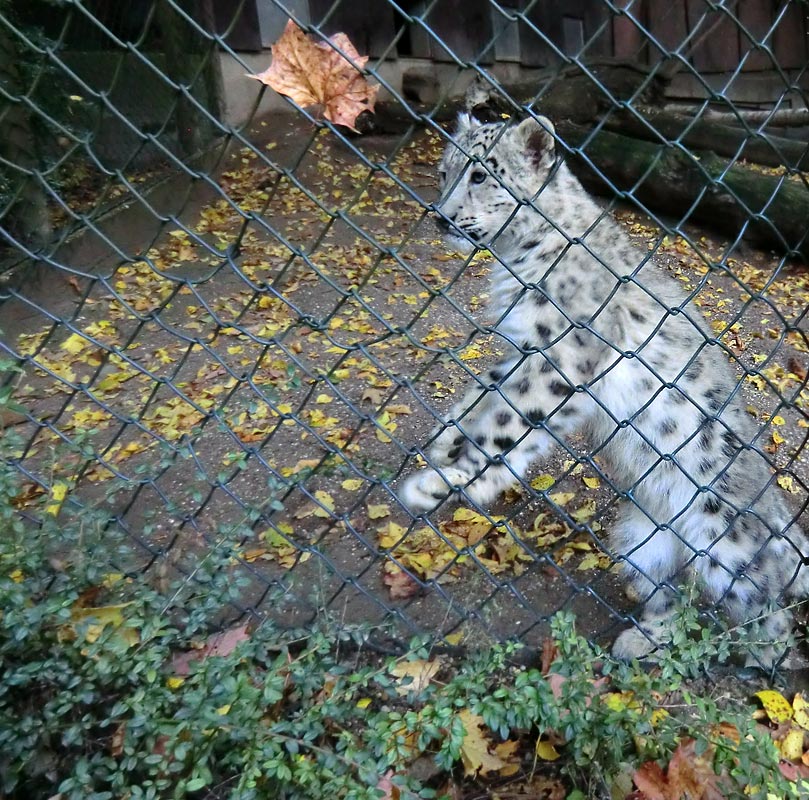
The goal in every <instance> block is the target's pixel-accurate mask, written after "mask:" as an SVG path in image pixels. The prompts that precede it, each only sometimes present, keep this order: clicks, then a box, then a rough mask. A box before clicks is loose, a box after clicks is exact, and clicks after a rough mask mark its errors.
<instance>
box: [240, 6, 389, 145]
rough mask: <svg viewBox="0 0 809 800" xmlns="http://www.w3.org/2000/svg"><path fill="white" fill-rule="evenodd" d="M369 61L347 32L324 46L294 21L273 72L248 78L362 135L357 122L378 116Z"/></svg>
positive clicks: (276, 52)
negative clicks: (369, 114) (366, 68)
mask: <svg viewBox="0 0 809 800" xmlns="http://www.w3.org/2000/svg"><path fill="white" fill-rule="evenodd" d="M329 42H331V44H329ZM332 45H333V46H332ZM349 59H350V60H349ZM367 61H368V56H361V55H360V54H359V53H358V52H357V50H356V48H355V47H354V45H353V44H351V41H350V40H349V38H348V36H346V35H345V34H344V33H338V34H335V35H334V36H332V37H331V38H330V39H329V41H328V42H323V41H321V42H319V41H316V40H315V39H313V38H312V37H311V36H308V35H307V34H305V33H304V32H303V31H302V30H301V29H300V28H299V27H298V26H297V25H296V24H295V23H294V22H293V21H292V20H289V21H288V22H287V26H286V28H284V33H283V34H282V36H281V38H280V39H279V40H278V41H277V42H276V43H275V44H274V45H273V46H272V65H271V66H270V68H269V69H266V70H264V72H260V73H258V74H257V75H249V76H248V77H250V78H255V79H256V80H259V81H261V82H262V83H264V84H266V85H267V86H270V87H272V88H273V89H275V91H276V92H278V93H279V94H283V95H286V96H287V97H289V98H290V99H291V100H294V101H295V102H296V103H297V104H298V105H300V106H303V107H307V106H318V107H320V108H321V109H322V114H323V116H324V117H325V118H326V119H327V120H329V121H331V122H333V123H335V124H337V125H345V126H346V127H347V128H351V130H356V128H355V127H354V124H355V122H356V120H357V117H358V116H359V115H360V114H361V113H362V112H363V111H373V109H374V102H375V101H376V94H377V92H378V91H379V86H370V85H369V84H368V81H367V80H366V78H365V76H364V75H363V74H362V72H360V70H361V69H362V68H363V67H364V66H365V63H366V62H367ZM352 62H353V63H352Z"/></svg>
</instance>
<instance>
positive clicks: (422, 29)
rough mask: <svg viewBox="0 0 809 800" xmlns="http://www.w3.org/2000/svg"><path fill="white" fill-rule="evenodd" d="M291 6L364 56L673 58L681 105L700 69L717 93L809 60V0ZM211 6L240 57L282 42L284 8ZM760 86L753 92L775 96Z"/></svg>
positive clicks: (544, 62) (302, 1) (325, 0)
mask: <svg viewBox="0 0 809 800" xmlns="http://www.w3.org/2000/svg"><path fill="white" fill-rule="evenodd" d="M287 3H288V6H287V7H288V8H289V9H290V10H292V11H293V12H294V13H295V14H296V16H297V17H298V18H299V19H301V18H303V21H305V22H311V23H312V24H314V25H316V26H317V27H318V28H319V29H320V30H321V31H322V32H323V33H324V34H326V35H332V34H334V33H337V32H338V31H343V32H345V33H347V34H348V35H349V37H350V38H351V40H352V41H353V42H354V44H355V46H356V47H357V49H358V50H359V51H360V52H361V53H364V54H365V53H367V54H369V55H370V56H372V57H373V58H386V59H395V58H397V57H408V58H424V59H428V60H431V61H435V62H444V63H446V62H450V63H451V62H454V61H459V62H470V61H475V62H477V63H479V64H484V65H489V64H492V63H493V62H516V63H519V64H522V65H524V66H527V67H542V66H548V65H551V64H553V63H556V62H558V61H560V60H561V58H562V57H564V56H570V55H579V56H581V57H583V58H598V57H616V58H621V59H630V60H634V61H638V62H640V63H643V64H649V65H653V64H655V63H657V62H658V61H659V60H660V59H661V58H662V57H663V55H664V53H667V52H674V51H677V52H679V53H680V54H681V55H682V56H683V57H684V58H685V60H686V61H687V63H688V64H689V65H690V66H691V67H693V71H692V70H689V69H687V68H685V69H683V70H681V71H680V72H681V75H680V76H678V82H679V85H680V89H681V91H682V92H683V93H684V95H686V96H688V95H689V94H691V95H694V96H698V95H699V93H700V92H703V93H704V90H705V86H704V84H703V83H702V82H701V81H700V78H698V77H697V76H696V75H695V74H694V73H695V72H696V73H699V75H700V76H702V77H706V76H707V79H706V81H707V83H709V85H712V87H713V88H714V89H722V88H723V84H722V82H721V80H720V77H718V76H724V78H725V80H726V81H729V82H730V84H729V86H730V88H731V89H733V88H735V89H739V87H740V86H741V85H742V84H743V83H744V82H745V79H746V78H747V77H749V76H755V75H757V76H759V77H760V76H762V75H769V76H770V77H771V78H772V79H773V80H774V81H775V82H776V83H778V81H780V83H781V85H783V78H781V76H780V73H779V70H786V71H788V70H801V69H802V68H804V67H805V66H806V65H807V63H809V45H808V44H807V42H808V41H809V35H808V34H809V27H808V23H807V16H809V5H807V3H806V2H805V1H804V0H735V2H733V0H725V5H726V6H727V7H728V8H729V9H732V10H733V14H735V19H734V17H733V16H731V15H730V14H729V13H725V12H723V11H719V10H716V2H713V3H710V4H709V2H708V0H612V2H611V3H607V2H605V0H535V1H532V0H497V2H496V3H495V2H494V0H435V2H434V1H433V0H397V5H398V6H399V8H401V9H402V10H403V11H404V12H405V13H406V14H407V15H409V16H410V17H411V18H415V21H411V20H410V19H407V18H406V17H404V16H403V15H402V14H400V13H399V12H398V11H397V10H396V9H395V8H394V7H393V6H392V5H391V4H390V3H389V2H388V1H387V0H287ZM215 5H216V8H217V17H218V20H219V24H220V26H221V29H222V30H224V29H225V28H226V27H229V29H230V30H231V35H230V38H229V40H228V43H229V44H230V46H232V47H234V48H235V49H242V48H243V49H250V50H252V49H256V48H258V47H261V46H262V43H263V44H264V45H265V46H266V45H267V44H268V43H270V42H272V41H274V40H275V38H277V32H276V29H277V28H278V27H279V25H278V20H283V16H284V13H283V7H284V0H279V2H278V3H276V2H274V0H216V3H215ZM279 6H280V8H279ZM256 9H258V14H256ZM613 9H618V10H624V11H625V12H626V13H616V12H615V11H614V10H613ZM516 14H519V15H520V16H519V17H517V18H515V15H516ZM234 15H235V17H236V21H235V24H231V23H232V20H233V18H234ZM271 15H273V19H275V18H278V19H277V20H276V21H275V22H274V23H273V24H272V26H271V27H272V28H273V30H272V31H269V30H268V31H264V32H263V35H262V31H260V30H258V27H259V26H258V25H257V24H256V21H255V20H256V17H257V16H258V17H259V18H261V19H268V18H269V17H270V16H271ZM229 20H230V21H231V23H229ZM265 27H266V25H265ZM747 83H748V84H750V81H747ZM764 83H765V84H766V83H767V81H765V82H764ZM763 86H764V84H762V88H761V89H760V90H759V91H758V94H761V95H764V94H767V93H771V91H772V90H771V88H770V89H765V88H763ZM753 94H756V92H755V91H754V92H753Z"/></svg>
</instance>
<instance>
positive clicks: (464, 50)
mask: <svg viewBox="0 0 809 800" xmlns="http://www.w3.org/2000/svg"><path fill="white" fill-rule="evenodd" d="M425 22H426V23H427V26H428V27H429V29H430V49H431V53H432V57H433V58H434V59H435V60H436V61H453V60H454V59H453V55H454V56H455V58H459V59H461V60H462V61H471V60H474V59H477V60H478V61H479V63H491V62H492V61H493V60H494V48H492V47H489V48H488V49H487V50H486V53H485V55H483V56H482V57H481V53H482V52H483V50H484V48H485V47H486V45H488V44H489V43H490V42H491V39H492V16H491V5H490V4H489V1H488V0H440V1H439V2H438V3H435V4H434V5H433V6H432V8H431V9H430V11H429V13H428V14H427V18H426V20H425ZM459 23H462V24H459Z"/></svg>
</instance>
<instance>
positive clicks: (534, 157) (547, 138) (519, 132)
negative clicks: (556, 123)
mask: <svg viewBox="0 0 809 800" xmlns="http://www.w3.org/2000/svg"><path fill="white" fill-rule="evenodd" d="M553 133H554V128H553V123H552V122H551V121H550V120H549V119H548V118H547V117H537V118H536V119H534V118H533V117H528V119H526V120H523V121H522V122H521V123H520V124H519V125H518V126H517V127H516V128H515V129H514V135H515V136H516V137H517V138H518V140H519V141H520V142H521V143H522V145H523V147H524V152H525V154H526V155H527V156H528V157H529V158H530V159H531V161H533V163H534V164H536V166H539V164H540V162H541V161H542V159H543V158H544V157H545V156H546V155H548V154H549V153H553V149H554V140H553Z"/></svg>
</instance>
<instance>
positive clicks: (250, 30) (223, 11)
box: [213, 0, 262, 51]
mask: <svg viewBox="0 0 809 800" xmlns="http://www.w3.org/2000/svg"><path fill="white" fill-rule="evenodd" d="M213 7H214V22H215V24H216V30H217V33H225V32H227V35H226V36H225V43H226V44H227V45H228V47H231V48H232V49H233V50H241V51H247V50H250V51H258V50H261V49H262V45H261V26H260V25H259V23H258V10H257V9H256V0H217V2H215V3H214V4H213Z"/></svg>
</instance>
